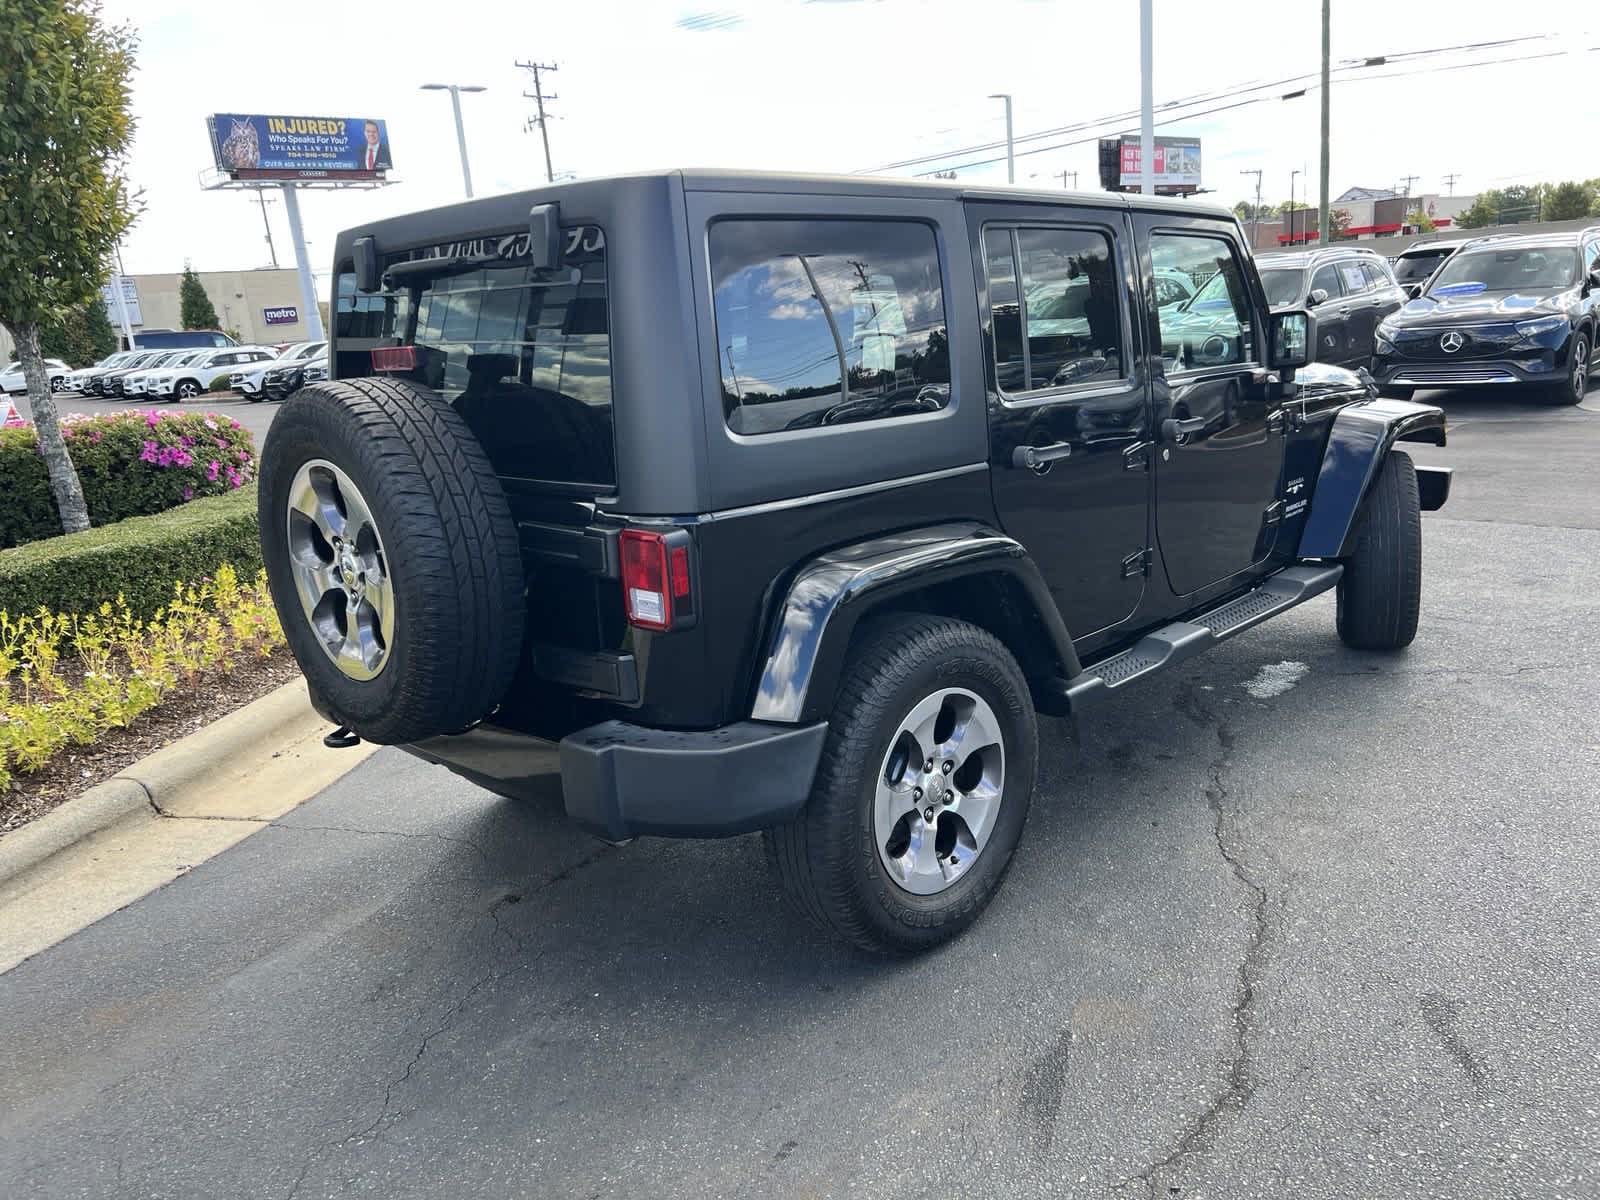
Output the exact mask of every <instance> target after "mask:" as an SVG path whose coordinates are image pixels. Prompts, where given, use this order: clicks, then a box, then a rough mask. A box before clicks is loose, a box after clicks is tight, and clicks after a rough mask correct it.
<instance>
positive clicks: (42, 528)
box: [0, 410, 255, 565]
mask: <svg viewBox="0 0 1600 1200" xmlns="http://www.w3.org/2000/svg"><path fill="white" fill-rule="evenodd" d="M62 435H63V436H64V437H65V438H66V439H67V449H68V450H69V452H70V453H71V455H72V462H73V465H74V466H76V467H77V468H78V478H79V479H80V480H81V481H82V483H83V497H84V500H85V501H87V502H88V505H89V519H90V520H91V521H93V522H94V524H96V525H110V524H111V523H113V522H115V521H121V520H123V519H124V518H126V517H134V516H143V515H148V514H150V513H158V512H164V511H166V510H167V509H169V508H175V507H176V506H178V505H180V504H183V503H184V502H185V501H188V500H193V499H196V498H198V497H201V496H219V495H224V494H226V493H228V492H231V491H235V490H237V489H239V488H241V487H243V486H244V485H245V484H246V483H248V482H249V481H250V480H251V479H253V478H254V477H255V443H254V442H253V441H252V439H251V437H250V432H249V430H247V429H245V428H244V427H243V426H241V425H240V424H239V422H237V421H235V420H233V419H231V418H229V417H219V416H217V415H216V414H215V413H201V412H166V411H164V410H153V411H150V412H141V411H138V410H129V411H125V412H119V413H111V414H107V415H105V416H98V417H88V416H71V417H68V418H66V420H64V421H63V422H62ZM0 497H3V498H4V499H3V502H0V549H4V548H5V547H8V546H18V545H21V544H23V543H24V542H33V541H38V540H39V539H40V538H49V537H55V536H56V535H58V534H59V533H60V532H61V521H60V517H59V515H58V513H57V510H56V503H55V498H54V497H53V496H51V494H50V481H49V477H48V476H47V474H46V473H45V466H44V459H43V457H41V456H40V454H39V441H38V435H37V434H36V432H35V431H34V429H33V427H32V426H22V427H20V428H10V429H0ZM237 565H242V564H237Z"/></svg>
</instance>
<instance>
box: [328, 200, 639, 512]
mask: <svg viewBox="0 0 1600 1200" xmlns="http://www.w3.org/2000/svg"><path fill="white" fill-rule="evenodd" d="M562 232H563V234H564V235H565V239H566V253H565V257H564V260H563V263H562V266H561V269H559V270H555V271H548V272H536V271H535V270H534V269H533V267H532V266H531V264H530V262H529V259H528V254H527V243H526V238H525V237H524V238H521V239H518V238H515V237H505V238H494V237H490V238H484V239H481V240H479V241H476V242H470V243H466V244H453V245H449V246H437V247H429V248H427V249H425V250H420V251H415V252H412V253H411V254H408V255H405V256H403V257H402V258H400V259H393V260H390V261H389V262H388V263H386V264H385V265H386V267H392V266H395V265H396V264H397V263H399V262H411V261H416V260H419V259H439V260H441V262H443V261H446V260H453V263H454V265H453V266H452V267H451V268H449V269H448V270H446V271H445V272H444V273H441V274H439V275H437V276H433V277H422V278H418V277H412V281H411V282H410V283H409V284H408V285H402V286H401V287H399V288H397V289H396V291H395V292H394V293H393V294H386V295H378V296H364V295H361V294H360V293H358V292H356V290H355V287H354V281H353V279H352V281H351V284H350V286H349V289H348V295H347V296H346V295H344V294H342V293H344V292H345V285H344V282H343V279H341V281H340V285H339V291H340V293H341V294H340V295H339V296H338V297H337V299H338V301H339V324H338V326H337V328H338V332H339V336H340V337H341V338H345V337H350V338H360V337H362V336H363V335H365V336H367V337H371V338H378V339H384V342H385V344H393V343H395V342H398V343H400V344H407V343H409V344H411V345H414V346H415V347H416V349H417V355H416V366H415V368H414V369H413V370H411V371H409V372H406V373H405V374H404V376H403V377H404V378H410V379H414V380H416V381H417V382H418V383H422V384H425V385H427V386H428V387H430V388H432V389H433V390H434V391H436V392H438V393H439V394H440V395H441V396H443V397H444V399H446V400H448V401H449V402H450V403H451V404H453V405H454V406H455V408H456V410H457V411H458V412H460V413H461V415H462V416H463V417H464V418H465V419H466V421H467V424H468V425H469V426H471V427H472V430H473V432H474V433H475V434H477V436H478V439H479V441H480V442H482V443H483V447H484V450H485V451H486V452H487V453H488V455H489V459H490V461H491V462H492V463H493V464H494V467H495V470H496V472H497V473H498V474H501V475H509V476H516V477H520V478H525V479H535V480H551V481H555V482H561V483H592V484H605V485H610V484H614V483H615V482H616V463H615V453H614V446H613V439H612V421H611V333H610V323H609V319H608V315H607V291H606V239H605V234H604V233H603V231H602V230H601V229H600V228H599V227H598V226H594V225H586V226H575V227H572V228H565V229H563V231H562ZM347 349H349V348H348V347H341V353H340V372H339V373H340V375H341V376H348V375H350V374H353V373H355V372H352V371H349V370H347V369H346V367H345V363H346V361H347V360H355V361H359V359H360V356H359V355H354V354H351V355H348V356H347V354H346V353H345V351H346V350H347ZM363 373H367V374H370V373H371V367H370V365H369V366H367V367H366V369H365V371H364V372H363Z"/></svg>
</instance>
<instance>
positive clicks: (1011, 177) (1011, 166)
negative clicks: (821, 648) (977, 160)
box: [989, 92, 1017, 183]
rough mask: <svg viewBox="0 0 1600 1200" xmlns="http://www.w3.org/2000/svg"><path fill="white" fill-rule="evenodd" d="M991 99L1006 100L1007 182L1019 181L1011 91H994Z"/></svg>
mask: <svg viewBox="0 0 1600 1200" xmlns="http://www.w3.org/2000/svg"><path fill="white" fill-rule="evenodd" d="M989 99H991V100H1004V101H1005V102H1006V182H1007V183H1015V182H1016V181H1017V159H1016V154H1015V144H1014V143H1013V142H1012V140H1011V93H1010V92H994V93H991V94H990V96H989Z"/></svg>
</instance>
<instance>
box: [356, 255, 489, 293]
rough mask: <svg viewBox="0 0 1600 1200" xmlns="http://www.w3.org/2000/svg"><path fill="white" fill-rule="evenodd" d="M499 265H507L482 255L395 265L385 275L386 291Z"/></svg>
mask: <svg viewBox="0 0 1600 1200" xmlns="http://www.w3.org/2000/svg"><path fill="white" fill-rule="evenodd" d="M497 265H498V266H504V265H505V260H504V259H502V258H500V257H498V256H497V255H480V256H477V257H473V258H468V257H465V256H459V255H458V256H456V257H452V258H415V259H412V260H411V261H410V262H403V263H395V265H394V266H392V267H390V268H389V269H388V270H387V271H385V272H384V273H383V281H384V291H387V292H392V291H395V290H396V288H397V287H406V286H409V285H411V284H414V283H426V282H427V281H428V280H430V279H442V278H444V277H445V276H446V275H460V274H462V273H463V272H465V271H476V270H478V269H479V268H480V267H493V266H497Z"/></svg>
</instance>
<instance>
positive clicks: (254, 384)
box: [232, 342, 328, 403]
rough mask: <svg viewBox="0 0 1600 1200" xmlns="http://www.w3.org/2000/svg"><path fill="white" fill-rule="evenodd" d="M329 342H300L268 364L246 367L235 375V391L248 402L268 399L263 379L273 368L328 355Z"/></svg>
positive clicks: (288, 347)
mask: <svg viewBox="0 0 1600 1200" xmlns="http://www.w3.org/2000/svg"><path fill="white" fill-rule="evenodd" d="M327 349H328V343H327V342H300V343H299V344H298V345H292V346H285V347H284V348H283V352H282V353H281V354H279V355H278V357H277V358H275V359H273V360H272V361H271V362H268V363H261V364H259V365H257V366H253V367H246V368H245V369H244V370H242V371H235V372H234V373H233V379H232V383H233V390H234V391H236V392H238V393H239V394H240V395H241V396H243V397H245V398H246V399H247V400H254V401H256V402H258V403H259V402H260V401H262V400H265V399H266V395H265V394H264V393H263V392H262V390H261V377H262V376H263V375H265V374H266V373H267V372H268V371H270V370H271V369H272V368H273V367H280V366H282V365H283V364H284V363H289V362H301V361H303V360H306V359H312V358H316V357H317V356H318V355H319V354H324V353H326V351H327Z"/></svg>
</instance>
